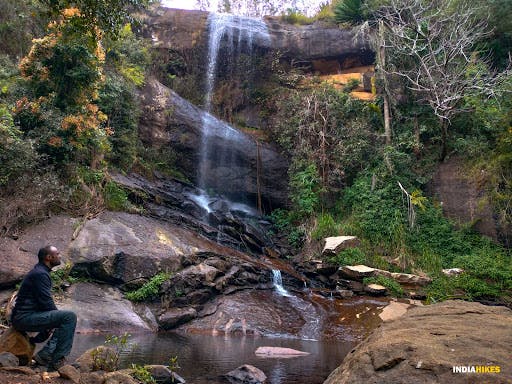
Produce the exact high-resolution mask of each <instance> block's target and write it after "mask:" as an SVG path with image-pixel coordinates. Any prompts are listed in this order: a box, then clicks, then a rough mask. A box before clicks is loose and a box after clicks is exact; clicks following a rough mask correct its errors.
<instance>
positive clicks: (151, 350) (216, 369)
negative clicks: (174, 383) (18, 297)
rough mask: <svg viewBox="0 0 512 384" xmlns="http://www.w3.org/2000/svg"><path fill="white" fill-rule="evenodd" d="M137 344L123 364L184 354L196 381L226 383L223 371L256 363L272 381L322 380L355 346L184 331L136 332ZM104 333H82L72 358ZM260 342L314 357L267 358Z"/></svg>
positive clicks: (311, 383)
mask: <svg viewBox="0 0 512 384" xmlns="http://www.w3.org/2000/svg"><path fill="white" fill-rule="evenodd" d="M131 340H132V341H133V342H134V343H136V344H137V347H136V349H135V350H134V351H132V352H124V353H123V354H122V356H121V365H122V366H124V367H127V366H129V365H130V364H131V363H137V364H141V365H143V364H164V365H166V364H168V363H169V358H170V357H172V356H178V363H179V366H180V368H179V369H178V370H177V373H178V374H179V375H181V376H182V377H183V378H185V379H186V380H187V383H190V384H207V383H208V384H213V383H217V382H219V383H220V382H222V381H220V380H219V379H218V377H219V376H220V375H223V374H226V373H227V372H229V371H231V370H233V369H235V368H237V367H239V366H240V365H242V364H251V365H254V366H255V367H257V368H259V369H261V370H262V371H263V372H264V373H265V374H266V375H267V377H268V380H267V382H268V384H298V383H301V384H320V383H323V381H324V380H325V379H326V378H327V376H328V375H329V373H330V372H332V371H333V370H334V369H335V368H336V367H337V366H338V365H339V364H340V362H341V359H342V358H343V357H344V356H345V355H346V354H347V353H348V352H349V351H350V350H351V349H352V348H353V346H354V345H355V343H354V342H349V341H344V342H339V341H333V342H326V341H323V342H317V341H309V340H298V339H283V338H267V337H256V338H255V337H242V336H240V337H235V336H229V337H216V336H209V335H191V334H182V333H159V334H144V335H134V336H132V337H131ZM103 341H104V336H102V335H77V337H76V339H75V343H74V345H73V352H72V356H71V357H72V358H73V357H77V356H79V355H80V353H82V352H84V351H85V350H87V349H88V348H92V347H95V346H97V345H99V344H102V343H103ZM260 346H274V347H286V348H293V349H298V350H301V351H306V352H310V355H308V356H301V357H294V358H280V359H275V358H264V357H258V356H256V355H255V353H254V351H255V350H256V349H257V348H258V347H260Z"/></svg>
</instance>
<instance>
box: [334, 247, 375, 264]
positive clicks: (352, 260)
mask: <svg viewBox="0 0 512 384" xmlns="http://www.w3.org/2000/svg"><path fill="white" fill-rule="evenodd" d="M367 261H368V260H367V257H366V255H365V254H364V252H363V251H362V250H361V249H360V248H347V249H343V250H342V251H340V252H339V253H338V254H337V255H336V256H333V257H331V258H329V262H331V263H334V264H336V265H339V266H344V265H360V264H367Z"/></svg>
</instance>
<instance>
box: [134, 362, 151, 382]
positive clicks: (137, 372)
mask: <svg viewBox="0 0 512 384" xmlns="http://www.w3.org/2000/svg"><path fill="white" fill-rule="evenodd" d="M132 369H133V373H131V376H132V377H133V378H134V379H137V380H138V381H139V382H140V383H142V384H156V380H155V378H154V377H153V376H152V375H151V372H150V371H149V370H148V369H147V368H146V367H144V366H141V365H138V364H132Z"/></svg>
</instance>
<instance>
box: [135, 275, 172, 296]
mask: <svg viewBox="0 0 512 384" xmlns="http://www.w3.org/2000/svg"><path fill="white" fill-rule="evenodd" d="M170 277H171V274H170V273H167V272H160V273H158V274H156V275H155V276H153V277H152V278H151V279H150V280H149V281H148V282H147V283H145V284H144V285H143V286H142V287H140V288H139V289H137V290H135V291H132V292H126V293H125V297H126V298H127V299H128V300H131V301H146V300H151V299H154V298H156V297H157V296H158V293H159V291H160V287H161V286H162V284H163V283H164V282H165V281H167V280H169V278H170Z"/></svg>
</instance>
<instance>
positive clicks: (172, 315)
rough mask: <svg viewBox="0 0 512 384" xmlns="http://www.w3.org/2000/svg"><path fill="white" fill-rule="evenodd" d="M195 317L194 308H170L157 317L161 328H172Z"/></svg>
mask: <svg viewBox="0 0 512 384" xmlns="http://www.w3.org/2000/svg"><path fill="white" fill-rule="evenodd" d="M196 317H197V311H196V310H195V309H194V308H172V309H169V310H167V311H166V312H165V313H164V314H162V315H161V316H160V317H159V318H158V323H159V324H160V327H161V328H162V329H172V328H176V327H177V326H178V325H181V324H183V323H186V322H188V321H190V320H192V319H194V318H196Z"/></svg>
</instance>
